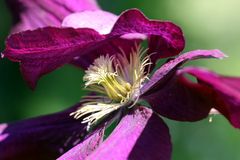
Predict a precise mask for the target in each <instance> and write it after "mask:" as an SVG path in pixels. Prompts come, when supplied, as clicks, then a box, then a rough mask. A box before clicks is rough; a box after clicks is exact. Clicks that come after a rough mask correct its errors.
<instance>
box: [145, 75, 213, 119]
mask: <svg viewBox="0 0 240 160" xmlns="http://www.w3.org/2000/svg"><path fill="white" fill-rule="evenodd" d="M210 94H211V91H210V90H209V89H208V88H205V87H203V86H201V85H198V84H196V85H191V84H190V83H189V82H188V81H187V80H186V79H185V78H183V77H181V76H177V75H174V76H172V77H171V78H170V79H168V81H167V82H165V83H164V85H163V86H162V87H161V88H158V89H155V90H154V91H153V92H151V93H150V94H148V95H146V96H143V97H142V98H143V99H145V100H146V101H147V102H148V103H149V104H150V106H151V107H152V109H153V110H154V111H155V112H157V113H158V114H160V115H162V116H165V117H167V118H170V119H173V120H178V121H198V120H201V119H203V118H206V117H207V116H208V113H209V111H210V110H211V108H212V107H213V103H212V102H211V101H210V100H209V98H208V96H209V95H210Z"/></svg>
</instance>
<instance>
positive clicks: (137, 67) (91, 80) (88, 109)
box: [71, 47, 151, 129]
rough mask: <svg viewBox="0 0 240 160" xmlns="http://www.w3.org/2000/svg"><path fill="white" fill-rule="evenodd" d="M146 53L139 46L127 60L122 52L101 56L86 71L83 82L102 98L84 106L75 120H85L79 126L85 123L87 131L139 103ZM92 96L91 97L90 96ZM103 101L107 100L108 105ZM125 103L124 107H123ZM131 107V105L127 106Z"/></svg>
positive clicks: (147, 61)
mask: <svg viewBox="0 0 240 160" xmlns="http://www.w3.org/2000/svg"><path fill="white" fill-rule="evenodd" d="M145 52H146V50H142V49H141V48H140V47H138V48H136V50H135V51H133V52H132V54H130V57H129V59H128V58H127V57H126V54H124V53H122V54H119V55H118V56H116V57H110V56H108V55H107V56H100V57H99V58H97V59H96V60H95V61H94V63H93V65H91V66H90V67H89V68H88V70H87V71H86V74H85V76H84V77H83V80H84V81H86V83H85V86H86V88H87V89H89V90H91V91H94V92H98V93H100V94H102V95H103V96H100V97H105V98H102V102H101V98H100V99H97V100H96V99H95V98H93V99H92V100H91V98H90V99H89V98H88V100H90V101H88V102H87V103H83V106H82V107H80V108H79V109H78V110H77V111H76V112H73V113H71V115H72V116H74V118H76V119H78V118H81V117H84V118H83V120H82V123H88V129H89V128H90V127H91V126H92V125H93V124H95V123H96V122H97V121H98V120H100V119H102V118H104V117H105V116H107V115H109V114H110V113H112V112H113V111H116V110H118V109H120V108H121V107H123V106H128V107H131V106H132V105H135V104H136V103H137V101H138V98H139V95H140V88H141V85H142V83H143V82H144V81H145V80H146V79H147V75H148V71H147V73H145V72H146V67H148V66H149V65H150V64H151V62H150V57H149V56H146V57H144V54H145ZM90 97H91V96H90ZM103 99H109V101H108V103H107V102H104V100H103ZM126 104H127V105H126ZM129 104H130V106H129Z"/></svg>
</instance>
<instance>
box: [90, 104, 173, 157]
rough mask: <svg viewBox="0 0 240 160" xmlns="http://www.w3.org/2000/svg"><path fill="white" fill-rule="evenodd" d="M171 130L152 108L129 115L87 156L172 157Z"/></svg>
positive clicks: (142, 109)
mask: <svg viewBox="0 0 240 160" xmlns="http://www.w3.org/2000/svg"><path fill="white" fill-rule="evenodd" d="M171 150H172V148H171V140H170V135H169V130H168V128H167V126H166V124H165V123H164V122H163V120H162V119H161V118H160V117H158V116H157V115H155V114H153V112H152V111H151V110H150V109H147V108H145V107H140V108H139V109H137V110H135V111H134V112H133V113H130V114H128V115H126V116H125V117H124V118H123V119H122V120H121V122H120V123H119V124H118V126H117V127H116V128H115V130H114V131H113V133H112V134H111V135H110V136H109V137H108V138H107V139H106V140H105V141H104V142H103V143H102V144H101V145H100V147H99V148H98V149H97V150H95V152H93V154H91V155H90V156H89V157H87V158H88V159H92V160H94V159H118V160H125V159H138V160H141V159H142V160H146V159H161V160H170V159H171Z"/></svg>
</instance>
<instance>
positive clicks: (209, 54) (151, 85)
mask: <svg viewBox="0 0 240 160" xmlns="http://www.w3.org/2000/svg"><path fill="white" fill-rule="evenodd" d="M224 57H225V55H224V53H222V52H221V51H219V50H194V51H190V52H187V53H184V54H182V55H180V56H179V57H177V58H175V59H173V60H171V61H169V62H167V63H165V64H164V65H163V66H161V68H159V69H158V70H157V71H156V72H155V73H154V74H153V76H152V77H151V78H150V80H149V81H148V82H147V83H146V84H145V85H144V86H143V88H142V89H141V93H142V94H144V95H147V94H150V93H151V92H154V90H158V89H159V88H161V86H164V85H165V82H167V81H168V80H169V78H171V76H172V75H173V74H174V73H175V71H176V70H177V68H178V67H179V66H181V65H182V64H183V63H185V62H187V61H189V60H195V59H199V58H218V59H222V58H224Z"/></svg>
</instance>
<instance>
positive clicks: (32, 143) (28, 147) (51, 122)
mask: <svg viewBox="0 0 240 160" xmlns="http://www.w3.org/2000/svg"><path fill="white" fill-rule="evenodd" d="M79 106H80V103H78V104H76V105H75V106H73V107H71V108H70V109H68V110H66V111H63V112H59V113H55V114H51V115H47V116H41V117H37V118H32V119H27V120H23V121H20V122H16V123H12V124H7V125H6V124H4V125H1V126H0V153H1V154H0V159H24V160H25V159H36V160H37V159H41V160H42V159H44V160H45V159H46V160H47V159H56V158H57V157H59V156H60V155H61V154H63V153H64V152H66V151H68V150H69V149H71V148H72V147H73V146H75V145H77V144H78V143H79V142H80V141H82V140H83V138H84V136H85V134H86V130H85V128H86V125H85V124H82V123H81V121H80V120H76V119H74V118H73V117H70V116H69V114H70V113H71V112H73V111H75V110H76V108H78V107H79ZM93 145H94V144H93Z"/></svg>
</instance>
